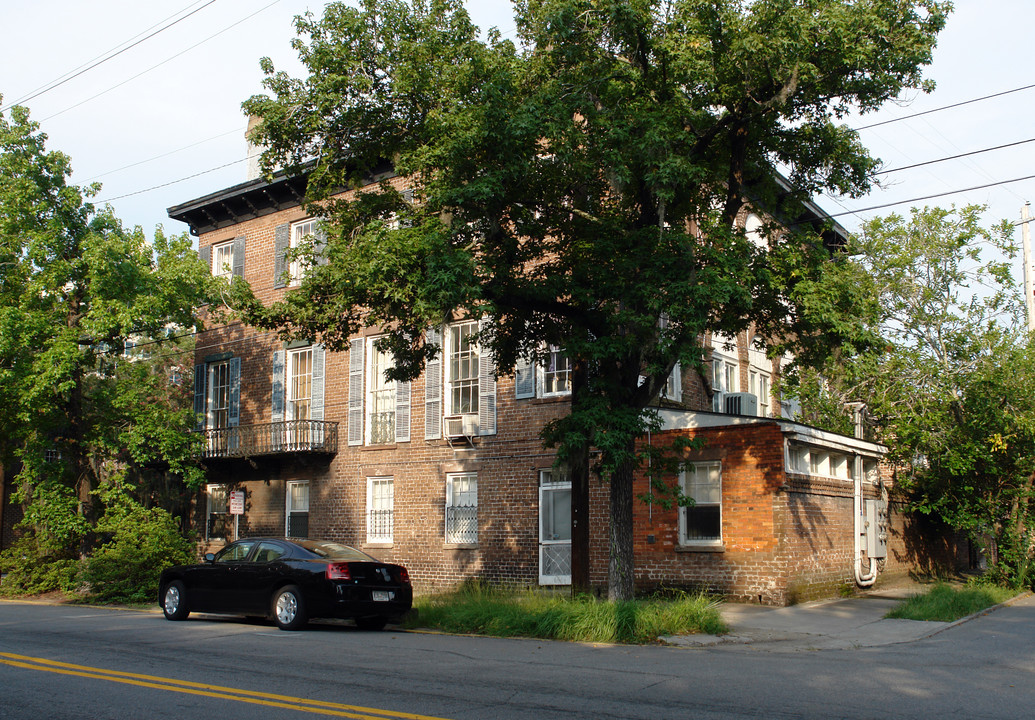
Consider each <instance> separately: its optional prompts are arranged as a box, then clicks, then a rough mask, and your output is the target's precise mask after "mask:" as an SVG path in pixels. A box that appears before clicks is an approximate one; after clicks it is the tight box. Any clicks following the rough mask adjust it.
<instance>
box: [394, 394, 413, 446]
mask: <svg viewBox="0 0 1035 720" xmlns="http://www.w3.org/2000/svg"><path fill="white" fill-rule="evenodd" d="M395 441H396V442H409V441H410V381H409V380H397V381H396V382H395Z"/></svg>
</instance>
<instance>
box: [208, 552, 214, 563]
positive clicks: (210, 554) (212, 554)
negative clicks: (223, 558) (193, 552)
mask: <svg viewBox="0 0 1035 720" xmlns="http://www.w3.org/2000/svg"><path fill="white" fill-rule="evenodd" d="M215 561H216V554H215V553H205V562H207V563H214V562H215Z"/></svg>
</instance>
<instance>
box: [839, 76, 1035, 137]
mask: <svg viewBox="0 0 1035 720" xmlns="http://www.w3.org/2000/svg"><path fill="white" fill-rule="evenodd" d="M1032 88H1035V84H1032V85H1025V86H1024V87H1019V88H1014V89H1013V90H1004V91H1003V92H998V93H993V94H991V95H985V96H983V97H979V98H974V99H973V100H964V101H963V102H958V103H953V104H952V105H943V106H942V107H938V108H934V109H932V110H924V111H922V112H917V113H912V114H910V115H903V116H902V117H897V118H892V119H890V120H882V121H881V122H875V123H871V124H869V125H861V126H860V127H857V128H852V129H853V130H856V131H859V130H869V129H870V128H875V127H880V126H881V125H889V124H891V123H896V122H898V121H899V120H909V119H910V118H915V117H920V116H921V115H930V114H931V113H936V112H941V111H942V110H950V109H952V108H957V107H961V106H963V105H970V104H971V103H976V102H981V101H982V100H991V99H992V98H997V97H1002V96H1003V95H1009V94H1010V93H1015V92H1020V91H1022V90H1031V89H1032Z"/></svg>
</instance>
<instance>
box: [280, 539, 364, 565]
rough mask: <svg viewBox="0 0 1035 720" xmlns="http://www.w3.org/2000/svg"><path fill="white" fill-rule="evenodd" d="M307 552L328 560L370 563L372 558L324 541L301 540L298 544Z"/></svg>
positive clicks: (345, 546) (355, 550)
mask: <svg viewBox="0 0 1035 720" xmlns="http://www.w3.org/2000/svg"><path fill="white" fill-rule="evenodd" d="M298 544H299V545H301V546H302V547H304V548H305V549H306V550H308V551H309V552H311V553H313V554H315V555H319V556H320V557H322V558H327V559H328V560H346V561H347V560H352V561H370V560H374V558H372V557H370V556H369V555H367V554H366V553H365V552H360V551H359V550H357V549H356V548H352V547H349V546H348V545H341V544H339V543H336V542H328V541H326V540H303V541H301V542H299V543H298Z"/></svg>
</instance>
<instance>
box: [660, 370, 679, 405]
mask: <svg viewBox="0 0 1035 720" xmlns="http://www.w3.org/2000/svg"><path fill="white" fill-rule="evenodd" d="M661 393H662V396H663V397H664V398H665V399H666V400H675V401H676V402H683V368H682V367H680V365H679V361H678V360H677V361H676V364H675V367H673V368H672V372H671V373H669V376H668V380H666V381H665V387H663V388H662V389H661Z"/></svg>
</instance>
